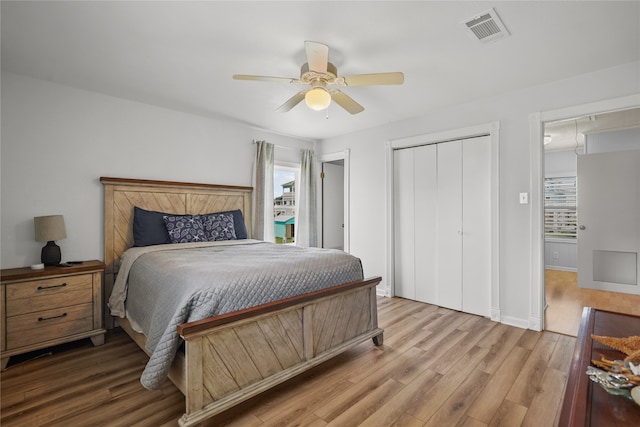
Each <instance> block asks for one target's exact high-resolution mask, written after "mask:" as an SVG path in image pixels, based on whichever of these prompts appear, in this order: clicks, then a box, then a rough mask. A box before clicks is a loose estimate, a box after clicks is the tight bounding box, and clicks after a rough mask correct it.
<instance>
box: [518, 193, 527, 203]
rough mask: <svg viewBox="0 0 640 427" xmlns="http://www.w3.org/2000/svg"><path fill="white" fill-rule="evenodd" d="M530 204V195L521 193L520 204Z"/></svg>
mask: <svg viewBox="0 0 640 427" xmlns="http://www.w3.org/2000/svg"><path fill="white" fill-rule="evenodd" d="M528 203H529V193H520V204H521V205H526V204H528Z"/></svg>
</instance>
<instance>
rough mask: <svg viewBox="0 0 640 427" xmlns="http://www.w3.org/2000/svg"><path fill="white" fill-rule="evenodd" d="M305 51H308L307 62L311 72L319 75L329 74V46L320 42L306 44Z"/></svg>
mask: <svg viewBox="0 0 640 427" xmlns="http://www.w3.org/2000/svg"><path fill="white" fill-rule="evenodd" d="M304 49H305V50H306V51H307V62H308V63H309V70H310V71H316V72H318V73H326V72H327V62H329V46H327V45H325V44H322V43H318V42H310V41H306V42H304Z"/></svg>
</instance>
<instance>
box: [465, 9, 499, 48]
mask: <svg viewBox="0 0 640 427" xmlns="http://www.w3.org/2000/svg"><path fill="white" fill-rule="evenodd" d="M461 24H464V26H465V27H466V28H467V29H468V30H469V31H470V33H469V34H470V35H471V36H472V37H473V38H474V39H475V40H479V41H481V42H483V43H486V42H490V41H494V40H497V39H501V38H504V37H507V36H508V35H509V31H507V28H506V27H505V26H504V24H503V23H502V21H501V20H500V18H499V17H498V14H497V13H496V11H495V10H494V9H489V10H487V11H485V12H482V13H479V14H478V15H475V16H473V17H471V18H467V19H465V20H464V21H462V22H461Z"/></svg>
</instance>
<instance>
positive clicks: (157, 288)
mask: <svg viewBox="0 0 640 427" xmlns="http://www.w3.org/2000/svg"><path fill="white" fill-rule="evenodd" d="M121 260H122V264H121V267H120V271H119V274H118V277H117V279H116V283H115V284H114V289H113V292H112V295H111V298H110V299H109V307H110V308H111V313H112V315H115V316H120V317H124V314H125V310H124V309H123V308H124V307H125V306H126V313H127V315H128V316H129V317H130V318H131V319H132V320H133V321H134V322H133V323H135V324H137V325H138V327H140V328H141V329H142V332H143V333H144V334H145V335H146V337H147V350H148V351H149V352H151V357H150V359H149V362H148V363H147V366H146V367H145V370H144V372H143V374H142V377H141V380H140V381H141V383H142V385H143V386H144V387H146V388H148V389H157V388H159V387H160V385H161V384H162V382H163V381H164V379H165V378H166V377H167V374H168V372H169V367H170V366H171V363H172V362H173V359H174V357H175V354H176V351H177V350H178V348H179V346H180V344H181V342H182V339H181V338H180V337H179V336H178V334H177V331H176V327H177V326H178V325H179V324H181V323H185V322H191V321H194V320H199V319H204V318H206V317H211V316H215V315H219V314H224V313H229V312H232V311H236V310H241V309H244V308H248V307H253V306H256V305H260V304H264V303H267V302H272V301H276V300H280V299H283V298H289V297H292V296H295V295H299V294H303V293H307V292H312V291H316V290H319V289H322V288H326V287H330V286H334V285H338V284H341V283H346V282H350V281H354V280H358V279H362V278H363V274H362V266H361V263H360V260H359V259H358V258H356V257H354V256H352V255H349V254H346V253H344V252H342V251H338V250H330V249H318V248H300V247H297V246H288V245H276V244H273V243H266V242H262V241H257V240H243V241H230V242H228V243H226V244H225V242H213V243H208V244H177V245H159V246H153V247H149V248H132V249H129V250H128V251H126V252H125V254H124V255H123V257H122V258H121Z"/></svg>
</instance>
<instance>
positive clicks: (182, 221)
mask: <svg viewBox="0 0 640 427" xmlns="http://www.w3.org/2000/svg"><path fill="white" fill-rule="evenodd" d="M162 219H164V224H165V225H166V226H167V231H168V232H169V238H170V239H171V243H190V242H206V241H207V238H206V237H205V235H204V228H203V226H202V218H200V215H164V216H163V217H162Z"/></svg>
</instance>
